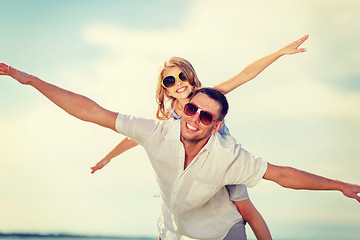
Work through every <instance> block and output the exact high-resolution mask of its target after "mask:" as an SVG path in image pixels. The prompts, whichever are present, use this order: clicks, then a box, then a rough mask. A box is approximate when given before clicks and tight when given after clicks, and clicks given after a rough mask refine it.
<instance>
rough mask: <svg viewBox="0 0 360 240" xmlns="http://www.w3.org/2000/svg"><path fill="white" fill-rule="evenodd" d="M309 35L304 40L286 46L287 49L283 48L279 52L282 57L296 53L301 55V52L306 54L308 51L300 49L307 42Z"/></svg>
mask: <svg viewBox="0 0 360 240" xmlns="http://www.w3.org/2000/svg"><path fill="white" fill-rule="evenodd" d="M308 37H309V35H305V36H303V37H302V38H300V39H298V40H296V41H294V42H292V43H290V44H288V45H286V46H285V47H283V48H281V49H280V50H279V52H280V53H281V54H282V55H286V54H288V55H290V54H294V53H300V52H305V51H306V49H305V48H298V47H300V45H301V44H302V43H303V42H305V40H306V39H308Z"/></svg>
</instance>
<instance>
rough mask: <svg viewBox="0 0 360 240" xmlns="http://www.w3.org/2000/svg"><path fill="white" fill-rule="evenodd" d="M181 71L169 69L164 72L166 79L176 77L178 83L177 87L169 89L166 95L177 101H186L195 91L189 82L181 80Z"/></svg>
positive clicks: (176, 83) (173, 68)
mask: <svg viewBox="0 0 360 240" xmlns="http://www.w3.org/2000/svg"><path fill="white" fill-rule="evenodd" d="M180 73H181V70H180V69H179V68H177V67H171V68H167V69H165V70H164V71H163V76H164V78H165V77H167V76H174V77H175V79H176V81H175V85H174V86H172V87H170V88H167V89H166V93H167V94H168V95H169V96H172V97H174V98H176V99H186V98H188V96H189V95H190V93H191V92H192V90H193V86H191V85H190V84H189V82H188V81H181V80H179V74H180Z"/></svg>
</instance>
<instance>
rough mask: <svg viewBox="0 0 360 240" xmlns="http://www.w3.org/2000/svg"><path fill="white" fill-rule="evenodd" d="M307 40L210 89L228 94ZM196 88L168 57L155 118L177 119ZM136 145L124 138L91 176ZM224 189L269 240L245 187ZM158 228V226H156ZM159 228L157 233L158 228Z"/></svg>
mask: <svg viewBox="0 0 360 240" xmlns="http://www.w3.org/2000/svg"><path fill="white" fill-rule="evenodd" d="M307 38H308V35H305V36H304V37H302V38H300V39H298V40H297V41H294V42H292V43H290V44H288V45H286V46H285V47H283V48H281V49H279V50H278V51H276V52H274V53H272V54H270V55H268V56H265V57H263V58H261V59H259V60H257V61H255V62H253V63H252V64H250V65H249V66H247V67H246V68H245V69H244V70H242V71H241V72H240V73H239V74H237V75H235V76H234V77H232V78H230V79H229V80H227V81H225V82H222V83H220V84H218V85H216V86H214V88H215V89H217V90H219V91H220V92H222V93H223V94H227V93H229V92H230V91H232V90H234V89H235V88H237V87H238V86H240V85H242V84H244V83H245V82H247V81H249V80H251V79H253V78H254V77H256V76H257V75H258V74H259V73H260V72H262V71H263V70H264V69H265V68H266V67H268V66H269V65H270V64H272V63H273V62H274V61H276V60H277V59H278V58H279V57H281V56H283V55H290V54H295V53H299V52H304V51H305V49H303V48H300V49H298V47H299V46H300V45H301V44H302V43H303V42H304V41H305V40H306V39H307ZM199 87H201V82H200V81H199V79H198V77H197V75H196V72H195V70H194V68H193V67H192V65H191V64H190V63H189V62H188V61H187V60H185V59H182V58H178V57H172V58H170V59H169V60H167V61H166V62H165V63H164V65H163V66H162V68H161V70H160V74H159V79H158V84H157V90H156V101H157V103H158V109H157V112H156V117H157V118H158V119H161V120H164V119H168V118H171V117H172V118H175V119H180V118H181V115H182V111H183V108H184V105H185V104H186V103H188V102H189V96H191V94H192V93H193V92H194V91H195V90H196V89H197V88H199ZM219 134H221V135H229V134H230V133H229V130H228V129H227V127H226V126H225V125H223V126H222V128H221V129H220V130H219ZM136 145H137V143H136V142H135V141H132V140H130V139H128V138H124V139H123V140H122V141H121V142H120V143H119V144H118V145H117V146H116V147H115V148H114V149H113V150H112V151H111V152H109V153H108V154H107V155H106V156H105V157H104V158H103V159H102V160H101V161H99V162H98V163H97V164H96V165H95V166H94V167H92V168H91V169H92V172H91V173H95V172H96V171H97V170H100V169H102V168H103V167H104V166H106V165H107V164H108V163H109V162H110V161H111V159H113V158H114V157H116V156H118V155H120V154H121V153H123V152H125V151H127V150H128V149H130V148H132V147H134V146H136ZM227 189H228V192H229V194H230V199H231V200H232V201H233V202H234V203H235V205H236V207H237V209H238V211H239V212H240V214H241V215H242V217H243V219H244V220H245V221H246V222H248V223H249V225H250V226H251V228H252V230H253V231H254V234H255V235H256V237H257V239H271V234H270V231H269V229H268V227H267V225H266V223H265V221H264V219H263V218H262V216H261V215H260V213H259V212H258V211H257V210H256V208H255V206H254V205H253V204H252V203H251V201H250V199H249V198H248V195H247V191H246V187H245V186H243V185H231V186H227ZM160 225H161V223H160V224H159V226H160ZM159 228H160V229H159V230H160V231H161V227H159ZM240 228H242V229H241V230H240V232H239V233H238V234H243V238H246V235H245V224H244V223H243V224H242V226H241V227H240ZM239 237H240V236H239ZM225 239H226V238H225Z"/></svg>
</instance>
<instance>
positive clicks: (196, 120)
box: [191, 112, 200, 123]
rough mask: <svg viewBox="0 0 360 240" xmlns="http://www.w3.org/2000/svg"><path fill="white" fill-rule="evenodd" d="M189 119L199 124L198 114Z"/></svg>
mask: <svg viewBox="0 0 360 240" xmlns="http://www.w3.org/2000/svg"><path fill="white" fill-rule="evenodd" d="M191 119H192V120H193V121H194V122H196V123H200V113H198V112H197V113H195V114H194V115H192V116H191Z"/></svg>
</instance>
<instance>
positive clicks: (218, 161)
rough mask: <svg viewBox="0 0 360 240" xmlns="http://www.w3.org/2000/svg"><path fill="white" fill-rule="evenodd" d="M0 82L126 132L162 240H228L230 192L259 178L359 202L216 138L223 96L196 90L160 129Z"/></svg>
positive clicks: (345, 186)
mask: <svg viewBox="0 0 360 240" xmlns="http://www.w3.org/2000/svg"><path fill="white" fill-rule="evenodd" d="M0 74H1V75H9V76H11V77H13V78H14V79H16V80H17V81H19V82H20V83H22V84H27V85H31V86H33V87H34V88H35V89H37V90H38V91H39V92H41V93H42V94H43V95H44V96H46V97H47V98H49V99H50V100H51V101H52V102H54V103H55V104H56V105H58V106H59V107H61V108H62V109H64V110H65V111H66V112H68V113H69V114H71V115H73V116H75V117H77V118H79V119H81V120H84V121H88V122H93V123H96V124H99V125H101V126H103V127H107V128H110V129H113V130H115V131H118V132H120V133H121V134H124V135H126V136H128V137H130V138H132V139H134V140H135V141H136V142H138V143H139V144H140V145H142V146H143V147H144V148H145V150H146V151H147V154H148V156H149V159H150V161H151V164H152V166H153V168H154V170H155V173H156V178H157V181H158V183H159V186H160V189H161V196H162V199H163V204H162V211H163V217H164V221H163V224H164V225H163V226H162V227H161V229H160V230H161V237H162V238H163V239H179V238H181V237H182V236H188V237H192V238H198V239H223V238H224V237H226V235H227V233H228V232H229V230H231V228H232V227H233V226H235V224H236V223H237V222H238V221H239V219H240V216H239V214H238V212H237V211H236V209H235V207H234V205H233V204H232V202H231V201H230V200H229V197H228V195H227V192H226V190H225V189H224V186H225V185H228V184H244V185H246V186H249V187H251V186H254V185H256V184H257V183H258V182H259V181H260V180H261V178H264V179H267V180H270V181H274V182H276V183H278V184H280V185H281V186H283V187H287V188H292V189H309V190H337V191H341V192H342V193H343V194H344V195H345V196H347V197H350V198H354V199H356V200H357V201H359V202H360V196H358V193H359V192H360V186H359V185H354V184H349V183H344V182H341V181H336V180H331V179H327V178H324V177H320V176H317V175H313V174H311V173H307V172H303V171H300V170H297V169H294V168H290V167H281V166H275V165H272V164H270V163H267V162H265V161H263V160H262V159H260V158H254V157H253V156H252V155H250V154H249V153H248V152H247V151H246V150H244V149H242V148H241V146H240V145H239V144H237V143H236V141H235V139H233V138H232V137H230V136H225V137H222V136H220V135H219V134H217V131H218V130H219V128H220V127H221V125H222V121H223V119H224V117H225V115H226V113H227V111H228V104H227V101H226V98H225V96H224V95H222V94H221V93H220V92H218V91H216V90H214V89H209V88H204V89H200V90H198V91H197V92H196V93H195V94H194V95H193V97H192V99H191V100H190V102H189V103H188V104H187V105H186V106H185V108H184V114H183V117H182V118H181V120H180V121H176V120H166V121H158V120H152V119H142V118H136V117H133V116H127V115H123V114H118V113H115V112H112V111H109V110H106V109H104V108H102V107H101V106H99V105H98V104H96V103H95V102H94V101H92V100H90V99H88V98H86V97H84V96H81V95H78V94H75V93H73V92H70V91H67V90H65V89H61V88H59V87H57V86H54V85H52V84H49V83H47V82H44V81H42V80H40V79H39V78H37V77H35V76H32V75H28V74H26V73H24V72H21V71H19V70H17V69H14V68H12V67H10V66H7V65H5V64H0Z"/></svg>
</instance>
